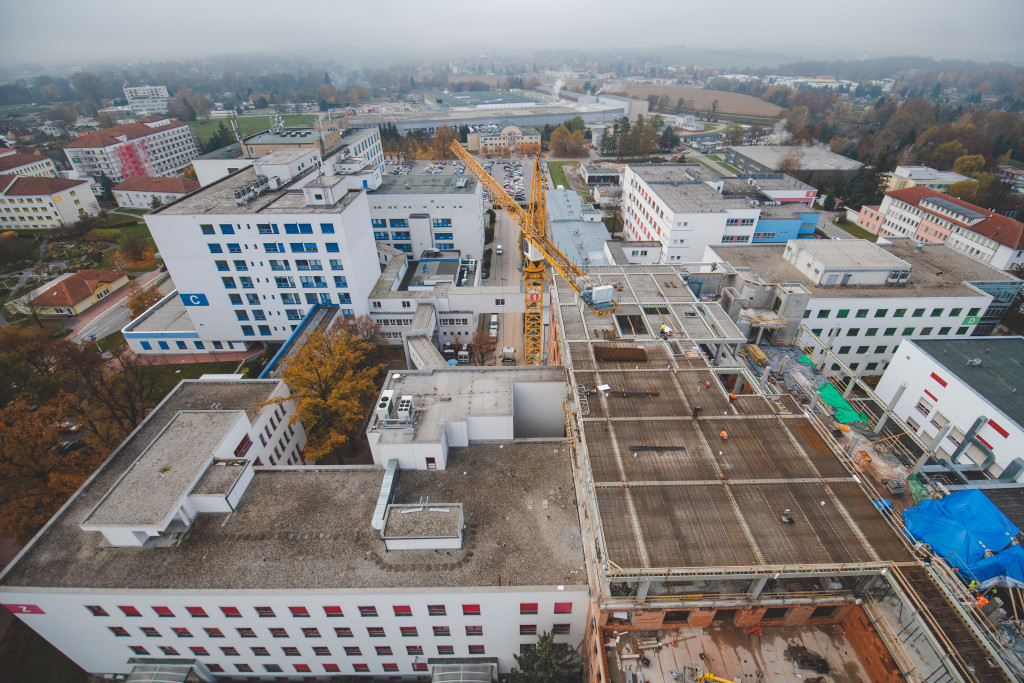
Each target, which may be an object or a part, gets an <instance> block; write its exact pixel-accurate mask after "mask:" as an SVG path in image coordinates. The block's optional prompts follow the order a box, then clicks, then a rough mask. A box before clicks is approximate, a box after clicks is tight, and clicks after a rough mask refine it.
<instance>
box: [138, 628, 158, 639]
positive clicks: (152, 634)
mask: <svg viewBox="0 0 1024 683" xmlns="http://www.w3.org/2000/svg"><path fill="white" fill-rule="evenodd" d="M139 630H140V631H142V635H144V636H146V637H147V638H159V637H160V631H157V630H156V629H155V628H153V627H152V626H140V627H139Z"/></svg>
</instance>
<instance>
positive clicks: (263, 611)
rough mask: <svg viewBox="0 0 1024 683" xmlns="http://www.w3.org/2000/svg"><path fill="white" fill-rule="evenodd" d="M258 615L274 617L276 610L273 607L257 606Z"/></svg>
mask: <svg viewBox="0 0 1024 683" xmlns="http://www.w3.org/2000/svg"><path fill="white" fill-rule="evenodd" d="M256 616H258V617H273V616H275V615H274V610H273V608H271V607H257V608H256Z"/></svg>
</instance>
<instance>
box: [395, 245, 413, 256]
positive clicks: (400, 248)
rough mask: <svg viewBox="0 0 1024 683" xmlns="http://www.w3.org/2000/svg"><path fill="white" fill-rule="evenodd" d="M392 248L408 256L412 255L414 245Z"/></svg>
mask: <svg viewBox="0 0 1024 683" xmlns="http://www.w3.org/2000/svg"><path fill="white" fill-rule="evenodd" d="M392 246H394V248H395V249H397V250H398V251H404V252H405V253H407V254H411V253H412V245H411V244H395V245H392Z"/></svg>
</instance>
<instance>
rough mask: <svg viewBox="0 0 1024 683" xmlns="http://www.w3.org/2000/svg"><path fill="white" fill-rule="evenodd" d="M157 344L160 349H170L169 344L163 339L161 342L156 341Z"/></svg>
mask: <svg viewBox="0 0 1024 683" xmlns="http://www.w3.org/2000/svg"><path fill="white" fill-rule="evenodd" d="M157 345H158V346H159V347H160V348H161V349H163V350H164V351H170V349H171V347H170V346H168V345H167V342H165V341H162V342H157Z"/></svg>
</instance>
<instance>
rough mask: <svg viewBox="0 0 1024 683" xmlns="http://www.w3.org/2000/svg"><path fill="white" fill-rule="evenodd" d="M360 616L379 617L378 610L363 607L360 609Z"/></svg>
mask: <svg viewBox="0 0 1024 683" xmlns="http://www.w3.org/2000/svg"><path fill="white" fill-rule="evenodd" d="M359 616H361V617H375V616H377V608H376V607H372V606H363V607H360V608H359Z"/></svg>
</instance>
